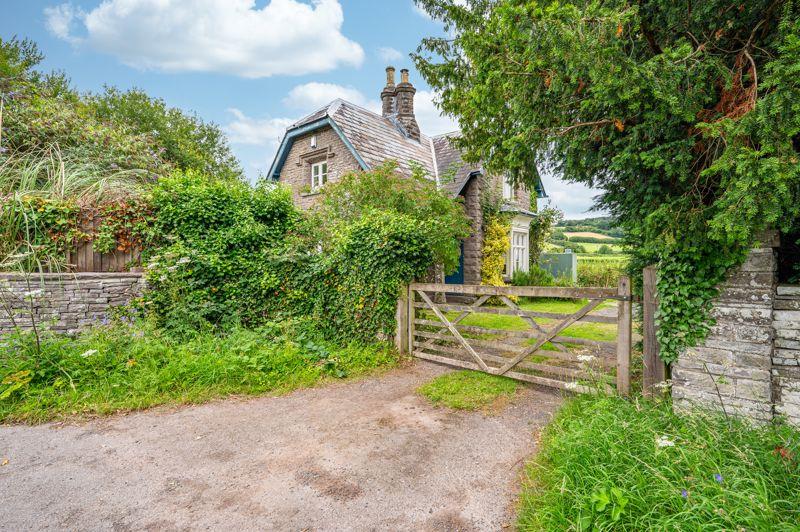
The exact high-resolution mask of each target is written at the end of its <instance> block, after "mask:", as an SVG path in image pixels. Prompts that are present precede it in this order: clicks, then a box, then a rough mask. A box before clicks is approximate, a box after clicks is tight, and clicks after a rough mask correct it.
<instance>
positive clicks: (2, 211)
mask: <svg viewBox="0 0 800 532" xmlns="http://www.w3.org/2000/svg"><path fill="white" fill-rule="evenodd" d="M149 182H150V179H149V178H148V174H147V172H144V171H140V170H120V169H115V168H109V167H104V166H103V165H100V164H98V163H97V162H93V161H91V160H84V159H82V158H81V157H80V154H79V153H77V152H73V153H71V154H70V155H64V154H63V153H62V152H61V150H60V149H59V147H58V146H57V145H52V146H49V147H47V148H43V149H40V150H36V151H32V152H27V153H24V154H12V155H10V156H8V157H6V158H3V159H0V270H2V271H10V270H25V271H55V270H58V269H60V268H61V266H62V265H63V263H64V261H65V256H64V254H63V253H54V252H53V249H54V248H59V247H63V246H53V245H52V243H51V242H48V240H49V239H51V238H52V234H50V233H49V232H48V230H50V229H52V228H51V227H46V226H45V225H44V224H43V223H41V220H42V219H43V218H44V217H45V215H46V214H48V213H46V212H44V213H43V212H41V211H43V210H44V209H43V207H42V205H43V203H41V202H38V203H37V202H35V201H32V200H36V199H38V200H42V201H44V202H47V204H48V205H53V206H58V208H63V207H65V206H68V205H73V206H75V208H77V209H81V208H93V207H96V206H99V205H101V204H103V203H107V202H113V201H117V200H121V199H127V198H133V197H137V196H139V195H141V194H142V193H143V192H144V191H145V189H146V187H147V184H148V183H149ZM63 212H64V213H65V216H57V217H56V218H55V222H56V223H59V224H62V225H67V223H68V221H67V220H63V219H62V218H65V217H66V212H67V211H66V209H63ZM43 243H47V244H49V245H42V244H43ZM62 244H64V245H66V244H67V243H62Z"/></svg>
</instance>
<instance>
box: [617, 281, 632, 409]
mask: <svg viewBox="0 0 800 532" xmlns="http://www.w3.org/2000/svg"><path fill="white" fill-rule="evenodd" d="M617 295H618V296H620V297H619V302H618V303H617V304H618V307H617V316H618V317H617V393H618V394H620V395H622V396H628V395H629V394H630V391H631V307H632V305H631V280H630V278H628V277H627V276H622V277H620V278H619V286H618V288H617Z"/></svg>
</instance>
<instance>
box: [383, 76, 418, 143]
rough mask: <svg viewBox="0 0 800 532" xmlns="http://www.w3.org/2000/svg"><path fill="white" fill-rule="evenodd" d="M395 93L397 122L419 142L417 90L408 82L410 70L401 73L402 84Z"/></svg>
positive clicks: (398, 85)
mask: <svg viewBox="0 0 800 532" xmlns="http://www.w3.org/2000/svg"><path fill="white" fill-rule="evenodd" d="M392 71H394V69H392ZM387 72H388V69H387ZM393 73H394V72H393ZM392 77H393V78H394V76H392ZM384 90H385V89H384ZM395 91H396V93H397V98H396V102H397V105H396V108H397V121H398V122H400V123H401V124H402V125H403V127H404V128H405V130H406V133H408V136H409V137H411V138H412V139H414V140H419V139H420V138H419V136H420V133H419V125H418V124H417V119H416V118H415V117H414V94H415V93H416V92H417V89H415V88H414V85H412V84H411V83H410V82H409V81H408V69H406V68H404V69H402V70H401V71H400V83H398V84H397V87H396V89H395ZM384 109H385V104H384Z"/></svg>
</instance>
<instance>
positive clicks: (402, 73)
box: [400, 68, 408, 83]
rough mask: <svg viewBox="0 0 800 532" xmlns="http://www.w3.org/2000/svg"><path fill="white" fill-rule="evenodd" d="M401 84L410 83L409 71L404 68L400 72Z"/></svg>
mask: <svg viewBox="0 0 800 532" xmlns="http://www.w3.org/2000/svg"><path fill="white" fill-rule="evenodd" d="M400 83H408V69H407V68H404V69H402V70H401V71H400Z"/></svg>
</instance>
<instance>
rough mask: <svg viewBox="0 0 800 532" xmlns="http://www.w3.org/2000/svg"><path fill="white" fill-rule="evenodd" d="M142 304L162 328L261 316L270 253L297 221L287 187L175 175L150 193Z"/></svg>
mask: <svg viewBox="0 0 800 532" xmlns="http://www.w3.org/2000/svg"><path fill="white" fill-rule="evenodd" d="M152 204H153V209H154V212H155V223H154V233H155V236H154V242H156V243H157V244H160V245H161V247H160V248H158V250H157V251H156V252H155V253H152V254H151V256H150V257H149V263H148V268H147V279H148V283H149V285H150V287H151V290H149V291H148V295H147V303H148V304H149V308H150V309H151V310H152V311H153V312H154V314H155V316H156V317H157V319H158V320H159V323H160V324H161V325H162V326H165V327H168V328H173V329H175V328H183V329H186V330H192V329H195V328H197V327H201V328H202V325H203V324H207V325H210V326H212V327H217V326H224V325H230V324H233V323H242V324H244V325H257V324H258V323H259V322H261V321H263V320H264V319H266V316H265V315H264V308H265V307H266V306H267V305H266V299H267V298H268V297H269V295H270V294H269V293H268V292H267V290H266V288H265V286H264V282H263V280H264V278H265V276H267V274H268V261H267V260H266V259H267V256H268V250H269V249H271V248H273V247H275V246H277V245H278V244H280V243H282V240H283V237H284V236H285V235H286V234H287V232H288V231H289V230H291V229H292V228H293V227H294V226H295V225H296V223H297V219H298V213H297V211H296V210H295V207H294V205H293V204H292V198H291V195H290V193H289V191H288V190H285V189H283V188H279V187H258V188H252V187H250V186H249V185H247V184H245V183H242V182H240V181H237V180H229V179H225V180H215V179H210V178H206V177H204V176H201V175H198V174H196V173H195V172H191V171H189V172H175V173H174V174H173V175H172V176H170V177H168V178H165V179H162V180H160V181H159V183H158V184H157V185H156V187H155V188H154V189H153V192H152Z"/></svg>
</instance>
